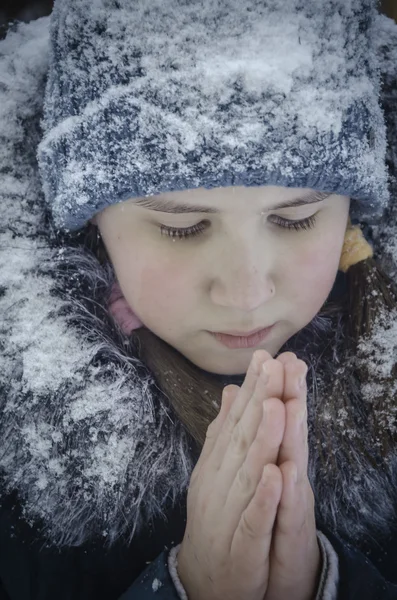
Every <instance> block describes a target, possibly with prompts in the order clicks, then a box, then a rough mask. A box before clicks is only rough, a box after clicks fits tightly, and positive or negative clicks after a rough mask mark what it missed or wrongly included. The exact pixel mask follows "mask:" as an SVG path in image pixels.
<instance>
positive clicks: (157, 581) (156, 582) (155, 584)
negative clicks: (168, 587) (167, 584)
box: [152, 578, 164, 592]
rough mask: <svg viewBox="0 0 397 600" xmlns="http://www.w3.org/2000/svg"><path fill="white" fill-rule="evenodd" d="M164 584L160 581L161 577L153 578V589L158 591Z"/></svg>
mask: <svg viewBox="0 0 397 600" xmlns="http://www.w3.org/2000/svg"><path fill="white" fill-rule="evenodd" d="M163 585H164V584H163V583H162V582H161V581H160V579H157V578H156V579H153V582H152V590H153V591H154V592H157V591H158V589H159V588H161V587H162V586H163Z"/></svg>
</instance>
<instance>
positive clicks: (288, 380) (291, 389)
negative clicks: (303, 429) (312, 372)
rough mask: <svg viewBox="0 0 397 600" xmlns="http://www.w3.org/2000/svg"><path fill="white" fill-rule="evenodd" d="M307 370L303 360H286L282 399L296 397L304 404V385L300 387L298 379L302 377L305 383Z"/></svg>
mask: <svg viewBox="0 0 397 600" xmlns="http://www.w3.org/2000/svg"><path fill="white" fill-rule="evenodd" d="M277 360H278V359H277ZM307 372H308V367H307V365H306V363H305V362H304V361H303V360H300V359H296V360H295V361H292V360H289V361H287V362H286V364H285V365H284V375H285V377H284V396H283V400H284V401H286V400H290V399H292V398H298V399H302V400H303V401H304V403H305V404H306V386H303V387H300V386H299V380H300V379H301V378H302V377H304V379H305V381H304V383H305V384H306V377H307Z"/></svg>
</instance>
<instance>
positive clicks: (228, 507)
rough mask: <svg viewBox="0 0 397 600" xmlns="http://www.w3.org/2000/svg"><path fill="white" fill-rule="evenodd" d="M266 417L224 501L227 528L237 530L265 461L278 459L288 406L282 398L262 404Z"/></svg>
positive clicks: (272, 462)
mask: <svg viewBox="0 0 397 600" xmlns="http://www.w3.org/2000/svg"><path fill="white" fill-rule="evenodd" d="M262 405H263V418H262V422H261V424H260V426H259V428H258V432H257V435H256V437H255V439H254V441H253V443H252V444H251V446H250V448H249V450H248V453H247V456H246V459H245V460H244V462H243V464H242V465H241V467H240V468H239V469H238V471H237V473H236V476H235V478H234V481H233V482H232V484H231V486H230V490H229V493H228V495H227V498H226V502H225V510H224V514H225V517H224V518H225V521H226V523H227V525H226V530H227V531H230V532H234V531H235V530H236V528H237V526H238V523H239V520H240V518H241V514H242V513H243V512H244V510H245V509H246V508H247V506H248V505H249V503H250V502H251V500H252V498H253V496H254V495H255V491H256V489H257V487H258V483H259V482H260V479H261V475H262V471H263V468H264V466H265V465H266V464H273V465H274V466H275V463H276V461H277V456H278V452H279V447H280V444H281V441H282V439H283V435H284V427H285V407H284V404H283V403H282V401H281V400H280V399H279V398H269V399H268V400H265V401H264V402H263V403H262Z"/></svg>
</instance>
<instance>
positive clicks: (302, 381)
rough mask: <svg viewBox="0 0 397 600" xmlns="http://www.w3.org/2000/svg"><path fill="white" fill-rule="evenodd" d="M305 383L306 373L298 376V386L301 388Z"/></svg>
mask: <svg viewBox="0 0 397 600" xmlns="http://www.w3.org/2000/svg"><path fill="white" fill-rule="evenodd" d="M305 383H306V375H302V377H300V378H299V387H301V388H303V386H304V385H305Z"/></svg>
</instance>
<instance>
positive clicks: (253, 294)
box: [211, 246, 275, 312]
mask: <svg viewBox="0 0 397 600" xmlns="http://www.w3.org/2000/svg"><path fill="white" fill-rule="evenodd" d="M240 249H241V246H240ZM256 250H257V249H256ZM226 260H227V264H226V261H221V262H220V263H218V265H219V271H218V274H217V276H216V277H215V278H214V279H213V282H212V286H211V300H212V302H213V304H216V305H218V306H222V307H225V308H235V309H238V310H241V311H242V312H253V311H255V310H257V309H258V308H259V307H260V306H261V305H262V304H264V303H266V302H269V300H270V299H271V298H273V296H274V294H275V285H274V283H273V281H272V278H271V276H270V273H269V266H268V264H267V261H266V259H262V260H261V259H258V256H257V252H256V257H254V256H253V253H252V252H247V251H245V252H244V254H239V256H238V257H236V253H233V256H232V255H229V257H228V258H227V259H226Z"/></svg>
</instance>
